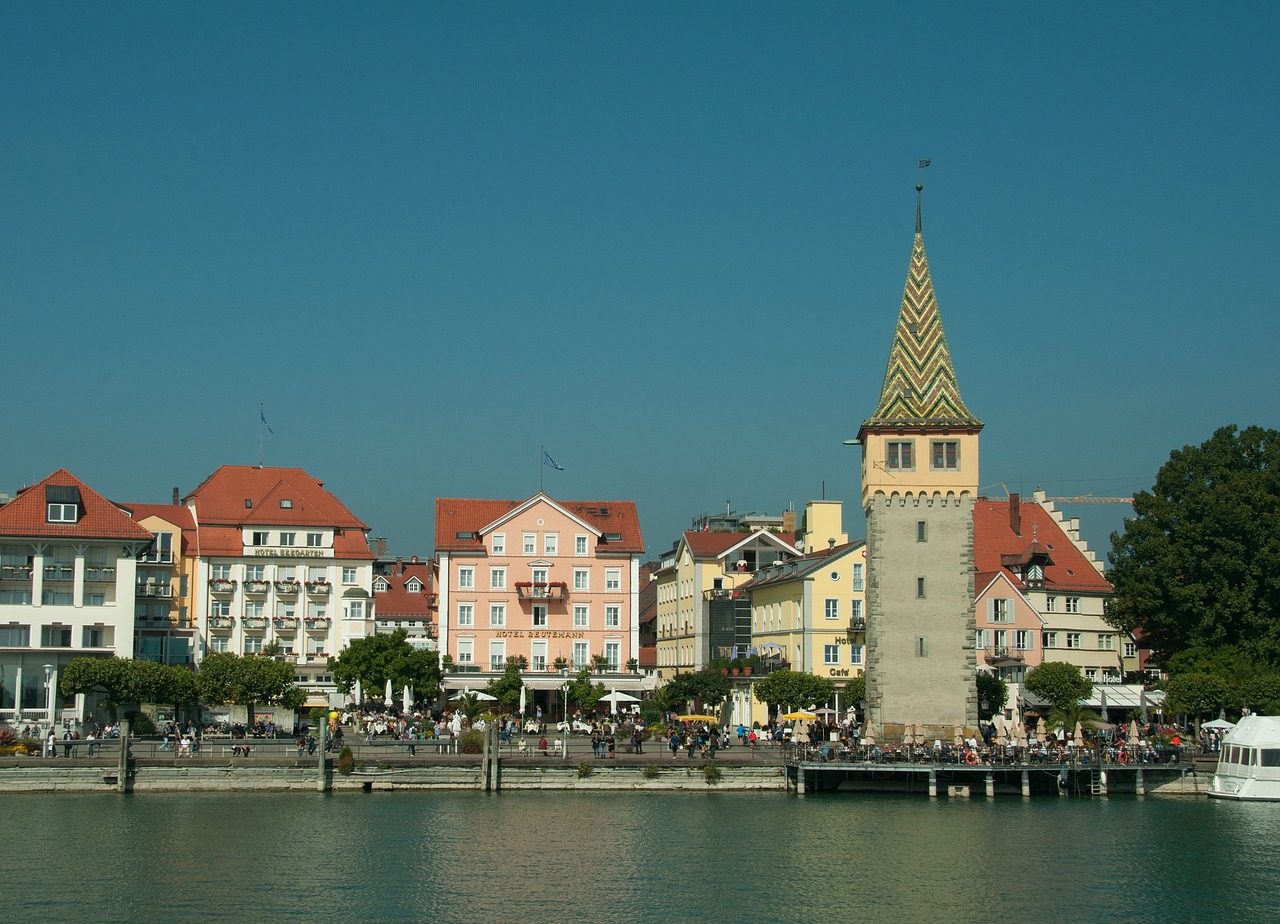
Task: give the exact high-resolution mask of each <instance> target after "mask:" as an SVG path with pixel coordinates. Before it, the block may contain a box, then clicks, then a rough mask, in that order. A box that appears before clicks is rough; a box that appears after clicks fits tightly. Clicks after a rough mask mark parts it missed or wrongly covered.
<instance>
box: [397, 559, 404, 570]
mask: <svg viewBox="0 0 1280 924" xmlns="http://www.w3.org/2000/svg"><path fill="white" fill-rule="evenodd" d="M396 574H404V559H403V558H401V557H400V556H399V555H397V556H396Z"/></svg>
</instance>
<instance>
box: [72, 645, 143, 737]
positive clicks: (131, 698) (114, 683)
mask: <svg viewBox="0 0 1280 924" xmlns="http://www.w3.org/2000/svg"><path fill="white" fill-rule="evenodd" d="M141 663H144V662H139V661H132V660H129V659H127V658H116V657H110V658H72V659H71V661H70V662H69V663H68V664H67V665H66V666H65V667H63V668H62V670H61V672H60V673H59V674H58V688H59V689H60V690H62V692H63V693H66V694H76V693H96V694H98V695H99V696H100V697H101V704H102V706H103V707H104V708H106V709H107V711H108V712H109V713H110V715H111V718H112V720H113V721H114V720H115V719H116V718H117V716H116V709H117V708H118V707H119V706H121V705H123V704H124V703H137V702H141V701H142V700H143V699H145V698H146V696H147V690H146V686H145V684H144V681H143V669H141V668H140V667H139V664H141Z"/></svg>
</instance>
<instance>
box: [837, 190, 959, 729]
mask: <svg viewBox="0 0 1280 924" xmlns="http://www.w3.org/2000/svg"><path fill="white" fill-rule="evenodd" d="M922 188H923V187H921V186H916V234H915V244H914V246H913V247H912V251H911V267H910V269H909V270H908V272H907V284H906V288H905V290H904V291H903V293H902V307H901V308H900V309H899V310H898V325H897V328H896V329H895V330H894V334H893V343H892V344H891V346H890V347H889V363H888V365H887V367H886V368H885V373H884V385H883V386H882V387H881V390H880V402H879V404H878V405H877V406H876V410H875V413H874V414H872V415H871V416H870V417H869V418H867V419H866V420H865V421H863V423H862V427H861V428H860V429H859V431H858V441H859V442H860V443H861V444H862V506H863V510H864V511H865V512H866V517H867V666H866V671H867V705H868V713H867V718H868V722H869V724H870V725H871V728H872V730H873V732H874V733H875V734H876V735H877V736H881V735H883V734H884V727H885V725H886V724H888V725H897V724H908V723H910V724H923V725H926V726H932V727H933V730H936V731H937V732H942V731H943V730H946V731H947V732H949V731H950V726H955V725H964V726H974V725H976V724H977V721H978V705H977V692H976V688H975V679H974V677H975V673H974V672H975V656H974V648H973V638H974V612H973V609H974V606H973V595H974V589H973V501H974V495H975V494H976V492H977V488H978V434H979V433H980V432H981V430H982V421H980V420H979V419H978V418H976V417H975V416H973V414H971V413H970V412H969V409H968V408H967V407H965V403H964V401H963V399H961V397H960V388H959V386H958V385H957V384H956V372H955V367H954V366H953V365H952V362H951V353H950V351H949V350H948V349H947V338H946V336H945V334H944V333H943V330H942V318H941V316H940V315H939V313H938V303H937V300H936V299H935V297H934V293H933V280H932V278H931V277H930V275H929V262H928V260H927V259H926V258H925V253H924V237H923V236H922V234H921V224H920V192H921V190H922Z"/></svg>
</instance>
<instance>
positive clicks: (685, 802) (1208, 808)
mask: <svg viewBox="0 0 1280 924" xmlns="http://www.w3.org/2000/svg"><path fill="white" fill-rule="evenodd" d="M0 805H3V807H4V809H5V818H6V824H5V834H4V836H3V838H2V839H0V845H2V846H0V875H2V876H3V877H4V879H5V880H6V887H5V889H4V892H5V896H6V897H5V899H4V907H5V911H6V914H5V917H6V919H8V920H23V921H41V922H63V921H86V922H136V924H152V922H157V924H158V922H164V924H172V922H182V924H189V922H201V921H235V922H241V924H248V922H258V921H313V922H342V924H358V922H365V921H369V922H399V921H460V922H470V921H490V922H506V921H523V920H527V921H530V922H534V921H536V922H539V924H541V922H559V921H589V922H614V921H618V922H621V921H627V922H635V921H711V922H714V921H761V922H774V921H777V922H801V921H803V922H810V921H863V920H865V921H903V920H908V921H911V920H914V921H919V922H921V924H925V922H929V924H932V922H933V921H934V920H936V919H942V918H946V919H949V920H953V921H958V922H967V921H971V920H975V919H980V918H981V919H988V920H992V921H1014V922H1021V921H1046V922H1057V921H1113V920H1121V919H1123V920H1129V921H1159V922H1165V924H1167V922H1178V921H1209V920H1214V919H1217V918H1229V919H1230V922H1231V924H1239V922H1246V921H1264V920H1265V921H1271V920H1273V919H1274V918H1275V917H1276V913H1275V906H1276V904H1277V900H1278V899H1280V839H1278V838H1277V834H1278V833H1280V804H1277V805H1270V804H1237V803H1230V802H1217V801H1209V800H1207V799H1203V798H1186V799H1176V800H1172V799H1154V798H1152V799H1146V800H1138V799H1136V798H1113V799H1093V800H1089V799H1054V798H1036V799H1033V800H1029V801H1023V800H1021V799H1018V798H1000V799H997V800H994V801H985V800H981V799H978V800H974V801H966V800H961V799H952V800H947V799H940V800H937V801H932V802H931V801H929V800H928V799H925V798H912V797H894V796H850V795H848V794H838V795H821V796H805V797H803V798H800V797H796V796H794V795H783V794H780V793H769V794H763V793H713V794H702V793H699V794H692V793H634V794H632V793H599V794H596V793H566V792H519V793H506V794H500V795H485V794H482V793H474V792H444V793H404V792H392V793H372V794H352V793H342V794H314V795H313V794H308V793H292V794H217V793H198V794H135V795H130V796H103V795H92V796H88V795H86V796H79V795H6V796H4V797H3V801H2V802H0Z"/></svg>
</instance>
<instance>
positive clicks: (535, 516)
mask: <svg viewBox="0 0 1280 924" xmlns="http://www.w3.org/2000/svg"><path fill="white" fill-rule="evenodd" d="M435 547H436V556H437V560H438V566H439V576H438V580H439V584H438V588H439V608H440V609H439V613H440V616H439V645H440V652H441V655H442V657H443V656H445V655H447V656H448V657H449V658H450V659H451V660H452V663H453V667H454V670H453V671H446V672H445V679H444V686H445V689H446V692H447V693H448V694H451V693H452V692H453V691H457V690H462V689H465V688H470V689H472V690H479V689H483V688H484V686H485V685H486V684H487V683H488V682H489V680H490V679H491V678H493V677H495V676H497V675H499V674H501V673H502V671H503V670H504V668H505V665H506V662H507V660H508V659H509V658H514V657H516V656H521V657H523V658H524V659H525V660H526V661H527V662H528V668H527V671H526V677H527V679H526V684H525V685H526V687H528V688H530V689H531V690H534V691H544V692H543V693H542V694H540V695H535V702H536V703H537V705H539V706H542V705H547V706H550V705H551V704H553V703H555V702H557V700H556V698H555V695H554V693H553V692H552V691H558V690H559V689H560V687H561V685H562V684H563V682H564V676H565V674H564V673H563V672H565V671H568V672H576V671H579V670H581V669H582V668H584V667H592V668H593V669H594V670H596V671H597V672H598V673H599V675H600V680H601V682H603V683H604V684H605V685H606V686H607V687H609V688H610V689H614V690H635V689H639V687H640V675H639V674H638V673H637V672H636V671H635V670H634V666H633V664H632V662H633V659H638V657H639V649H640V636H639V633H640V627H639V614H640V590H641V586H640V583H641V582H640V561H641V558H642V557H643V556H644V540H643V539H642V538H641V535H640V520H639V517H638V516H637V514H636V506H635V502H634V501H557V500H553V499H552V498H550V497H548V496H547V495H546V494H544V493H541V492H539V493H538V494H535V495H534V496H533V497H531V498H529V499H528V500H523V501H519V500H475V499H468V498H452V497H448V498H438V499H437V500H436V539H435ZM531 708H532V707H531Z"/></svg>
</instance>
